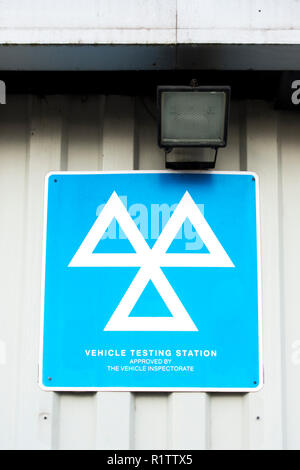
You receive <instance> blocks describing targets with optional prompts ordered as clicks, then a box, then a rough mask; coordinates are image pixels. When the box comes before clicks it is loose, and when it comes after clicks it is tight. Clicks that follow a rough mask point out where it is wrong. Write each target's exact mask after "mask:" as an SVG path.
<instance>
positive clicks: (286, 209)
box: [0, 95, 300, 449]
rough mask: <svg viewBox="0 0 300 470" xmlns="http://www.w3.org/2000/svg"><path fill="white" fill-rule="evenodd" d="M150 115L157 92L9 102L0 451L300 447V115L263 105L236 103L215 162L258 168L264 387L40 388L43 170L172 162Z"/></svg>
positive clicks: (2, 137) (0, 129)
mask: <svg viewBox="0 0 300 470" xmlns="http://www.w3.org/2000/svg"><path fill="white" fill-rule="evenodd" d="M153 113H155V107H154V105H153V103H151V102H150V101H149V100H148V99H145V100H144V102H143V101H142V100H141V99H140V98H136V99H135V98H131V97H116V96H108V97H104V96H87V97H81V96H70V97H67V96H48V97H31V96H23V95H19V96H8V98H7V105H5V106H1V109H0V224H1V225H0V226H1V232H0V260H1V263H0V286H1V297H0V305H1V314H0V397H1V400H0V447H1V448H6V449H9V448H23V449H24V448H25V449H30V448H33V449H38V448H41V449H49V448H53V449H71V448H80V449H85V448H92V449H93V448H98V449H103V448H104V449H107V448H108V449H129V448H130V449H155V448H159V449H184V448H187V449H203V448H206V449H223V448H225V449H231V448H233V449H245V448H250V449H260V448H276V449H279V448H282V447H287V448H300V435H299V422H300V406H299V396H300V308H299V307H300V305H299V283H300V272H299V265H300V204H299V201H300V150H299V149H300V120H299V115H298V114H297V113H296V114H292V113H289V112H279V111H274V110H273V109H272V106H271V105H269V104H267V103H264V102H248V103H246V102H240V103H233V104H232V110H231V119H230V130H229V145H228V147H227V148H226V149H224V150H221V151H220V152H219V160H218V164H217V169H222V170H223V169H228V170H240V169H241V170H246V169H247V170H254V171H256V172H258V174H259V176H260V184H261V187H260V192H261V226H262V278H263V327H264V339H263V343H264V375H265V386H264V388H263V390H262V391H260V392H258V393H253V394H205V393H170V394H167V393H156V394H147V393H134V394H131V393H80V394H79V393H78V394H76V393H59V394H58V393H50V392H43V391H41V390H40V389H39V387H38V385H37V375H38V366H37V364H38V351H39V323H40V278H41V249H42V215H43V214H42V213H43V189H44V176H45V174H46V172H48V171H49V170H58V169H61V170H101V169H103V170H121V169H145V170H149V169H151V170H156V169H158V170H159V169H163V168H164V155H163V152H162V151H161V150H159V149H158V147H157V145H156V125H155V119H154V117H153V116H152V114H153ZM216 295H217V293H216Z"/></svg>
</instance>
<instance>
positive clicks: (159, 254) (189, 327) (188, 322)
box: [69, 191, 234, 331]
mask: <svg viewBox="0 0 300 470" xmlns="http://www.w3.org/2000/svg"><path fill="white" fill-rule="evenodd" d="M113 218H116V220H117V221H118V223H119V225H120V228H121V229H122V230H123V232H124V233H125V235H126V236H127V238H128V240H129V242H130V243H131V244H132V246H133V248H134V249H135V251H136V252H135V253H94V250H95V248H96V246H97V245H98V243H99V241H100V240H101V238H102V236H103V234H104V233H105V231H106V229H107V228H108V226H109V225H110V223H111V221H112V219H113ZM186 218H189V219H190V221H191V223H192V225H193V226H194V227H195V229H196V231H197V232H198V235H199V236H200V238H201V239H202V241H203V243H204V244H205V245H206V247H207V249H208V250H209V253H196V254H194V253H166V251H167V250H168V248H169V246H170V245H171V243H172V241H173V240H174V238H175V237H176V234H177V233H178V231H179V229H180V228H181V226H182V224H183V223H184V221H185V219H186ZM96 266H97V267H104V266H110V267H112V266H114V267H117V266H118V267H132V266H138V267H140V270H139V271H138V273H137V274H136V276H135V278H134V279H133V281H132V283H131V285H130V286H129V288H128V290H127V291H126V293H125V295H124V296H123V298H122V299H121V301H120V303H119V305H118V307H117V308H116V310H115V311H114V313H113V315H112V316H111V318H110V320H109V321H108V323H107V325H106V327H105V328H104V330H105V331H198V328H197V327H196V325H195V324H194V322H193V321H192V319H191V317H190V316H189V314H188V313H187V311H186V310H185V308H184V306H183V304H182V302H181V301H180V299H179V297H178V296H177V294H176V292H175V291H174V289H173V288H172V286H171V284H170V283H169V281H168V280H167V278H166V276H165V275H164V273H163V272H162V270H161V267H234V264H233V263H232V261H231V260H230V258H229V256H228V255H227V253H226V251H225V250H224V248H223V247H222V245H221V244H220V242H219V240H218V239H217V237H216V236H215V234H214V232H213V231H212V229H211V228H210V226H209V224H208V223H207V221H206V220H205V218H204V216H203V214H202V213H201V211H200V210H199V208H198V207H197V205H196V204H195V202H194V201H193V199H192V197H191V196H190V194H189V193H188V192H186V193H185V194H184V196H183V197H182V199H181V200H180V202H179V204H178V206H177V207H176V209H175V211H174V213H173V214H172V216H171V217H170V219H169V221H168V222H167V224H166V225H165V227H164V229H163V230H162V233H161V234H160V236H159V238H158V239H157V241H156V243H155V245H154V246H153V248H152V249H150V247H149V245H148V244H147V243H146V240H145V239H144V237H143V236H142V234H141V232H140V231H139V230H138V228H137V226H136V224H135V223H134V221H133V219H132V218H131V217H130V215H129V213H128V212H127V210H126V208H125V206H124V205H123V203H122V201H121V200H120V198H119V197H118V195H117V194H116V192H115V191H114V192H113V193H112V195H111V197H110V198H109V200H108V202H107V204H106V205H105V206H104V208H103V210H102V212H101V213H100V214H99V216H98V218H97V220H96V222H95V223H94V225H93V226H92V228H91V229H90V231H89V232H88V234H87V236H86V237H85V239H84V240H83V242H82V244H81V245H80V247H79V249H78V250H77V252H76V253H75V255H74V257H73V258H72V260H71V262H70V264H69V267H96ZM150 280H151V281H152V282H153V284H154V285H155V287H156V289H157V291H158V292H159V294H160V295H161V297H162V299H163V300H164V302H165V303H166V305H167V307H168V308H169V310H170V312H171V314H172V317H130V316H129V315H130V313H131V311H132V309H133V308H134V306H135V304H136V302H137V301H138V299H139V298H140V296H141V294H142V292H143V291H144V289H145V288H146V286H147V284H148V282H149V281H150Z"/></svg>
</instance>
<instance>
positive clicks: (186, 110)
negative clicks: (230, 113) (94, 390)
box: [161, 91, 226, 146]
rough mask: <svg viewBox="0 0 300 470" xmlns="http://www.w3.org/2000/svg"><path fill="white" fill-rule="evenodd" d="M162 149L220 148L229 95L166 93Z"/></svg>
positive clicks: (221, 93) (164, 94)
mask: <svg viewBox="0 0 300 470" xmlns="http://www.w3.org/2000/svg"><path fill="white" fill-rule="evenodd" d="M161 100H162V102H161V140H162V144H163V145H170V146H172V145H180V144H182V145H192V144H194V145H206V144H207V145H214V144H215V145H218V144H222V142H223V140H224V127H225V113H226V94H225V93H224V92H222V91H221V92H220V91H215V92H214V91H213V92H212V91H207V92H206V91H201V92H196V91H193V92H189V91H176V92H173V91H170V92H169V91H166V92H163V93H162V98H161Z"/></svg>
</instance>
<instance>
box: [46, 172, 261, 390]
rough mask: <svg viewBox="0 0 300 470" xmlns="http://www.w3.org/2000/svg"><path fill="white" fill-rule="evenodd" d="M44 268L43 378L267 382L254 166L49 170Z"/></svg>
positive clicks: (118, 386) (180, 385)
mask: <svg viewBox="0 0 300 470" xmlns="http://www.w3.org/2000/svg"><path fill="white" fill-rule="evenodd" d="M43 273H44V279H43V295H42V303H43V318H42V331H41V360H40V385H41V387H42V388H43V389H44V390H71V391H72V390H74V391H82V390H124V391H125V390H132V391H134V390H136V391H138V390H148V391H156V390H164V391H176V390H178V391H180V390H189V391H192V390H195V391H200V390H202V391H255V390H258V389H259V388H260V387H261V386H262V360H261V317H260V315H261V312H260V310H261V309H260V254H259V227H258V180H257V176H256V175H255V174H252V173H247V172H226V173H224V172H183V173H182V172H168V171H163V172H137V171H135V172H121V173H120V172H118V173H116V172H110V173H104V172H80V173H72V172H57V173H50V174H49V175H47V178H46V191H45V226H44V269H43Z"/></svg>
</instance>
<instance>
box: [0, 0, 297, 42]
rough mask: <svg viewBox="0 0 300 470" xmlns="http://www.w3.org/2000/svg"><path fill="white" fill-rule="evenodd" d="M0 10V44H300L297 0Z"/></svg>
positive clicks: (93, 3)
mask: <svg viewBox="0 0 300 470" xmlns="http://www.w3.org/2000/svg"><path fill="white" fill-rule="evenodd" d="M0 12H1V15H0V16H1V18H0V43H1V44H68V43H69V44H176V43H178V44H182V43H186V44H192V43H194V44H195V43H198V44H199V43H204V44H207V43H217V44H222V43H228V44H239V43H240V44H243V43H245V44H247V43H249V44H255V43H257V44H264V43H265V44H298V43H299V42H300V41H299V38H300V4H299V1H298V0H251V1H249V0H189V1H188V2H187V1H186V0H126V2H125V1H124V0H110V1H107V0H43V1H42V2H41V1H40V0H2V1H1V2H0ZM16 12H18V14H16Z"/></svg>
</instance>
